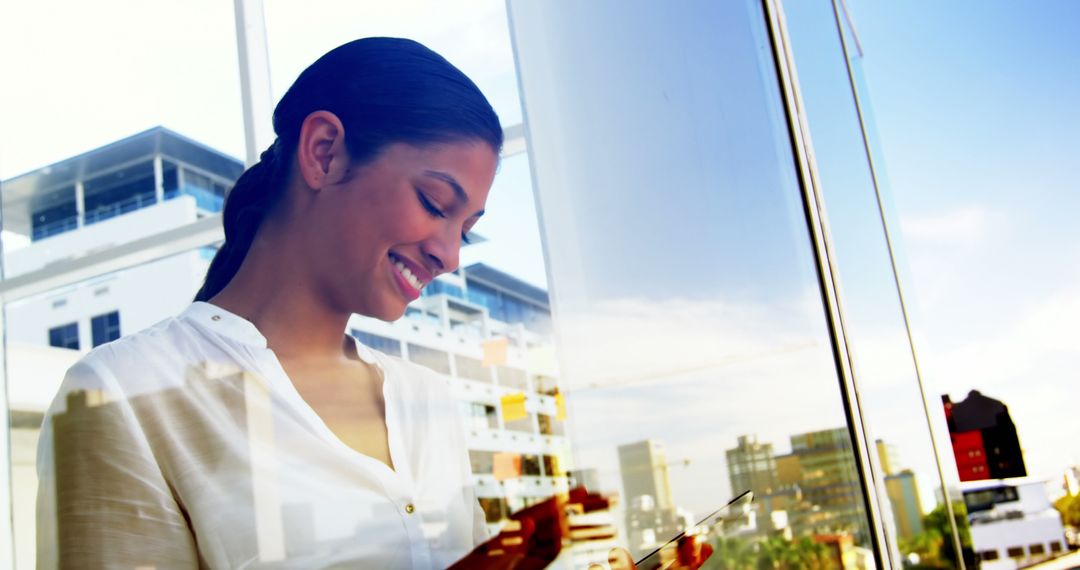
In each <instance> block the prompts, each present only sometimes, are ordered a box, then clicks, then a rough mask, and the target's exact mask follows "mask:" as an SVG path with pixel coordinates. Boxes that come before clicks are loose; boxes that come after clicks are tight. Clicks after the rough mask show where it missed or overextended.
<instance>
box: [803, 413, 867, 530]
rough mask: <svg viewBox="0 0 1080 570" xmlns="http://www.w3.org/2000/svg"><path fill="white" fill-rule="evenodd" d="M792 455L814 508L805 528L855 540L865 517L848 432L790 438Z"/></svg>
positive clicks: (836, 430) (806, 519) (836, 431)
mask: <svg viewBox="0 0 1080 570" xmlns="http://www.w3.org/2000/svg"><path fill="white" fill-rule="evenodd" d="M791 453H792V455H794V456H796V457H797V458H798V468H799V480H798V485H799V488H800V489H801V490H802V493H803V496H804V498H805V500H806V502H808V503H809V504H811V505H813V506H814V507H816V509H815V512H814V513H807V514H806V516H805V517H804V521H803V524H804V527H805V528H809V529H812V530H813V532H814V533H815V534H829V533H850V534H853V535H855V536H856V537H857V540H858V539H859V537H861V535H862V534H863V533H864V532H865V529H864V528H863V527H862V524H861V523H860V521H862V520H863V519H864V517H865V515H864V514H863V511H864V507H863V497H862V491H861V490H860V488H859V477H858V473H856V470H855V465H854V463H853V462H852V461H851V435H850V433H849V432H848V430H847V428H836V429H827V430H821V431H814V432H807V433H801V434H795V435H792V436H791ZM785 462H787V460H786V461H785Z"/></svg>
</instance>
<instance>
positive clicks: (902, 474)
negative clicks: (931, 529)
mask: <svg viewBox="0 0 1080 570" xmlns="http://www.w3.org/2000/svg"><path fill="white" fill-rule="evenodd" d="M885 492H886V493H887V495H888V497H889V504H890V505H891V506H892V513H893V520H894V521H895V522H896V532H897V534H898V535H899V536H900V538H901V539H903V540H911V539H912V538H914V537H915V535H917V534H919V533H921V532H922V531H923V509H922V500H921V498H920V497H919V486H918V483H917V482H916V480H915V473H914V472H913V471H911V470H910V469H905V470H902V471H899V472H897V473H891V474H889V475H886V476H885Z"/></svg>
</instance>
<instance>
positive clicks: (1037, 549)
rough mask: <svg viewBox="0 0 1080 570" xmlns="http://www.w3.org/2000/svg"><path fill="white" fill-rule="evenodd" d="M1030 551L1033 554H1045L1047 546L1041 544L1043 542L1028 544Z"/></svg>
mask: <svg viewBox="0 0 1080 570" xmlns="http://www.w3.org/2000/svg"><path fill="white" fill-rule="evenodd" d="M1028 552H1030V553H1031V555H1032V556H1036V555H1039V554H1045V553H1046V547H1045V546H1043V545H1041V544H1032V545H1029V546H1028Z"/></svg>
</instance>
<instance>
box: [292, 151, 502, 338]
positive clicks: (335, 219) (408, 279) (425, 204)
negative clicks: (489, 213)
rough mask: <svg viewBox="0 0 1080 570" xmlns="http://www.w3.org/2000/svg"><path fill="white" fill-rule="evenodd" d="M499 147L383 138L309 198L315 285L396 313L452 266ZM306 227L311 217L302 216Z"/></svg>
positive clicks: (333, 295)
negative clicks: (372, 154) (369, 154)
mask: <svg viewBox="0 0 1080 570" xmlns="http://www.w3.org/2000/svg"><path fill="white" fill-rule="evenodd" d="M497 164H498V157H497V155H496V154H495V152H494V151H493V150H492V149H491V147H490V146H488V145H487V144H486V143H483V142H460V143H446V144H438V145H430V146H424V147H416V146H412V145H409V144H404V143H395V144H392V145H389V146H387V147H386V148H385V149H384V150H383V151H382V152H381V153H380V154H379V155H378V157H376V158H375V159H374V160H373V161H372V162H370V163H368V164H366V165H364V166H363V167H361V168H358V169H353V170H352V171H351V172H349V174H348V176H346V177H345V178H344V179H343V181H342V182H341V183H339V184H335V185H332V186H328V187H326V188H324V189H322V190H321V191H320V195H319V198H318V199H317V200H315V202H314V203H313V208H316V209H317V210H318V212H317V216H316V217H314V218H308V219H309V220H311V219H315V220H319V222H318V224H317V227H315V228H313V231H314V232H315V236H316V244H318V245H317V246H316V247H318V248H319V249H318V250H317V252H316V254H315V255H312V259H311V260H310V262H311V263H313V264H314V265H315V266H314V267H313V268H312V269H313V270H314V272H315V274H316V276H317V278H318V281H319V283H318V284H317V286H318V287H319V288H320V293H321V294H324V295H327V298H328V299H330V300H331V302H333V303H334V308H335V309H336V310H341V311H343V312H344V311H348V312H354V313H359V314H363V315H367V316H370V317H375V318H378V319H382V320H387V321H390V320H395V319H398V318H400V317H401V316H402V315H403V314H404V312H405V306H406V305H407V304H408V303H409V302H410V301H412V300H414V299H416V298H417V297H419V296H420V289H421V288H423V287H425V286H427V285H428V284H429V283H430V282H431V280H432V279H434V277H435V276H436V275H439V274H440V273H446V272H450V271H454V270H455V269H457V267H458V254H459V252H460V249H461V245H462V236H463V235H464V234H465V233H467V232H468V231H469V230H470V229H472V227H473V225H474V224H476V222H477V221H478V220H479V219H480V216H481V215H483V211H484V204H485V203H486V202H487V196H488V191H489V190H490V189H491V183H492V180H493V179H494V178H495V169H496V166H497ZM308 227H311V226H308Z"/></svg>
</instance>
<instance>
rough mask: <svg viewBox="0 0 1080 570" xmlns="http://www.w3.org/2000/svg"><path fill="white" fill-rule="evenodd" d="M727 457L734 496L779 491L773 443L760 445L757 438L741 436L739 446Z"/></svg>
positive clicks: (728, 451) (729, 452)
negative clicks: (744, 493)
mask: <svg viewBox="0 0 1080 570" xmlns="http://www.w3.org/2000/svg"><path fill="white" fill-rule="evenodd" d="M726 456H727V468H728V479H729V480H730V481H731V492H732V494H733V495H737V494H739V493H742V492H744V491H753V492H754V493H755V494H757V495H764V494H768V493H772V492H773V491H774V490H778V488H779V484H778V477H777V473H776V458H775V457H774V456H773V446H772V444H771V443H759V442H758V440H757V436H753V435H740V436H739V438H738V445H736V446H735V447H734V448H733V449H729V450H727V453H726Z"/></svg>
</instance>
